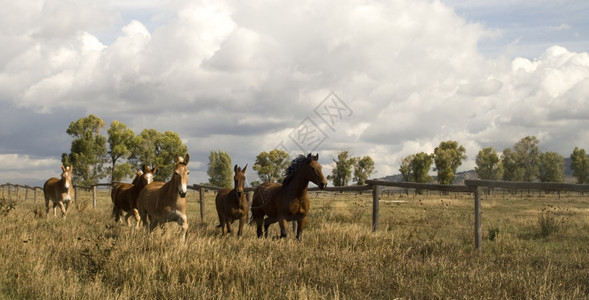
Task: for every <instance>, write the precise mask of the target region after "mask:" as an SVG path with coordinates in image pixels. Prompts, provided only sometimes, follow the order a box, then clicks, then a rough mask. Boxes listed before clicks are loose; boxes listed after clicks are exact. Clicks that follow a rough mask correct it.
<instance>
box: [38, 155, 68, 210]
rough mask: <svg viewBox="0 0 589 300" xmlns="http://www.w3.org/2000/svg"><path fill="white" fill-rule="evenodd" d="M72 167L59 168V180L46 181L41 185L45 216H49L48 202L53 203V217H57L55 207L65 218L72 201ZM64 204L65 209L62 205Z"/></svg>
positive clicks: (53, 178) (50, 179)
mask: <svg viewBox="0 0 589 300" xmlns="http://www.w3.org/2000/svg"><path fill="white" fill-rule="evenodd" d="M73 169H74V168H73V167H67V168H65V167H64V166H63V165H62V166H61V179H57V178H55V177H52V178H49V179H47V181H45V184H44V185H43V194H44V195H45V215H49V201H52V202H53V215H54V216H57V212H56V207H57V206H59V208H60V209H61V215H62V216H63V218H65V216H66V214H67V209H68V207H69V206H70V202H71V201H72V192H71V190H72V187H73V186H72V171H73ZM64 203H65V207H64V206H63V204H64Z"/></svg>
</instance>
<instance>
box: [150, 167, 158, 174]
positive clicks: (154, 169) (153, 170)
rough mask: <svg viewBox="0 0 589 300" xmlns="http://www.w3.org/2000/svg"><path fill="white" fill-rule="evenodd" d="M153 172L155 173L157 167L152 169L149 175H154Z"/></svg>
mask: <svg viewBox="0 0 589 300" xmlns="http://www.w3.org/2000/svg"><path fill="white" fill-rule="evenodd" d="M155 171H157V166H155V167H153V169H151V174H153V175H155Z"/></svg>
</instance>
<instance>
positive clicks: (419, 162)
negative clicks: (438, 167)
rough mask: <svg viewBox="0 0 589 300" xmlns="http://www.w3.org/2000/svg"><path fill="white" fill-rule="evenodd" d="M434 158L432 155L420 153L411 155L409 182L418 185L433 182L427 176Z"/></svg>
mask: <svg viewBox="0 0 589 300" xmlns="http://www.w3.org/2000/svg"><path fill="white" fill-rule="evenodd" d="M433 160H434V157H433V155H432V154H427V153H425V152H420V153H417V154H414V155H413V159H412V160H411V164H410V165H409V166H410V169H411V181H412V182H419V183H429V182H432V181H433V178H432V177H431V176H430V175H429V170H430V169H431V165H432V162H433Z"/></svg>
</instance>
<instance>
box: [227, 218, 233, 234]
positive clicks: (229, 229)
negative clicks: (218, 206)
mask: <svg viewBox="0 0 589 300" xmlns="http://www.w3.org/2000/svg"><path fill="white" fill-rule="evenodd" d="M231 223H233V221H231V220H230V219H227V221H226V222H225V224H226V225H227V233H231V232H232V231H231Z"/></svg>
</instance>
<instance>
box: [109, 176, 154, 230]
mask: <svg viewBox="0 0 589 300" xmlns="http://www.w3.org/2000/svg"><path fill="white" fill-rule="evenodd" d="M156 171H157V167H154V168H153V169H151V168H150V167H149V166H145V165H144V166H143V170H142V171H135V174H136V175H135V178H134V179H133V183H117V184H115V185H114V186H113V189H112V192H111V198H112V202H113V208H112V214H113V216H114V217H115V222H117V223H118V222H119V220H120V218H121V215H122V212H123V211H124V212H126V213H127V214H126V215H125V221H126V223H127V225H130V222H129V218H131V216H134V217H135V221H136V227H137V228H138V227H139V224H140V221H141V219H140V218H139V211H138V210H137V207H138V204H137V198H138V197H139V193H140V192H141V190H142V189H143V188H144V187H145V186H146V185H148V184H150V183H152V182H153V177H154V176H155V172H156Z"/></svg>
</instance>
